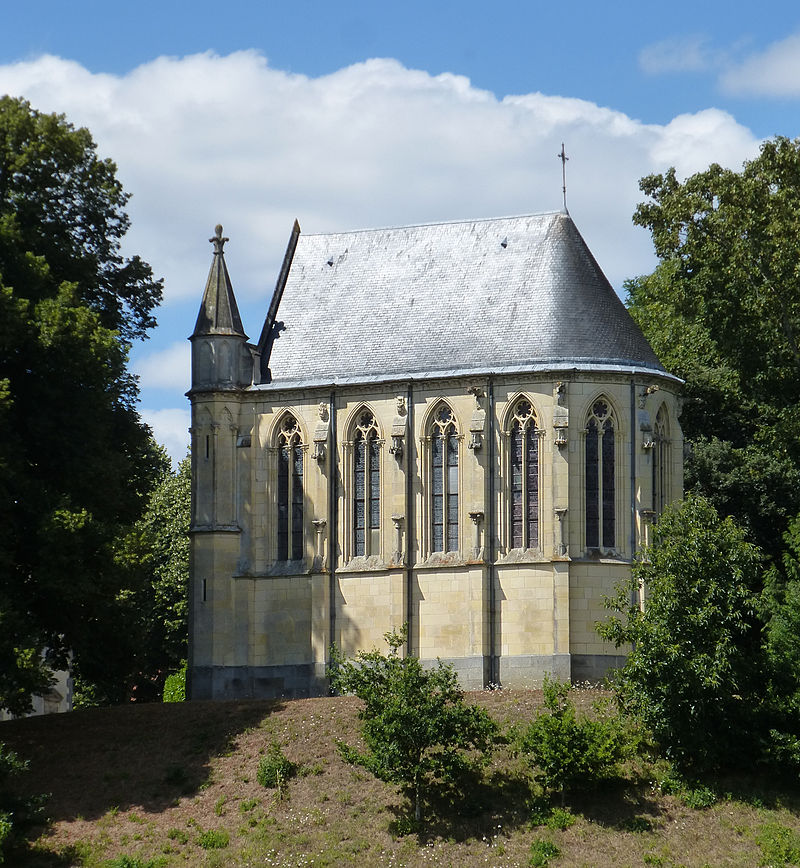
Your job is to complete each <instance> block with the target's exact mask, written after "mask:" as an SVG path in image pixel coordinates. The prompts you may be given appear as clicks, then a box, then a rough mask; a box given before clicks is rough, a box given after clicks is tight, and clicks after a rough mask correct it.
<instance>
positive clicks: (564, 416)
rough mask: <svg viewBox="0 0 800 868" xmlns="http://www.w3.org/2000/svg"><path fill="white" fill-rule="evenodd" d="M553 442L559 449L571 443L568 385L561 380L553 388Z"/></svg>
mask: <svg viewBox="0 0 800 868" xmlns="http://www.w3.org/2000/svg"><path fill="white" fill-rule="evenodd" d="M553 398H554V399H555V404H554V406H553V442H554V443H555V444H556V446H558V448H559V449H561V448H563V447H564V446H566V445H567V443H568V442H569V438H568V436H567V435H568V433H569V408H568V407H567V384H566V383H563V382H561V381H560V380H559V381H558V382H557V383H556V384H555V386H554V387H553Z"/></svg>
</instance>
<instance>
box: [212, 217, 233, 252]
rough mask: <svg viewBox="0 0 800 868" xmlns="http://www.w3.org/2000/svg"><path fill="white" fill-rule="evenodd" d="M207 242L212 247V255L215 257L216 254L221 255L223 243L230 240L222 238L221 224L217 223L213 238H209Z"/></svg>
mask: <svg viewBox="0 0 800 868" xmlns="http://www.w3.org/2000/svg"><path fill="white" fill-rule="evenodd" d="M208 240H209V241H210V242H211V244H213V245H214V255H215V256H216V255H217V254H218V253H222V248H223V247H224V246H225V242H226V241H230V238H224V237H223V235H222V224H221V223H217V225H216V226H215V227H214V237H213V238H209V239H208Z"/></svg>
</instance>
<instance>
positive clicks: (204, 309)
mask: <svg viewBox="0 0 800 868" xmlns="http://www.w3.org/2000/svg"><path fill="white" fill-rule="evenodd" d="M208 240H209V241H210V242H211V243H212V244H213V245H214V259H213V261H212V263H211V270H210V271H209V272H208V280H207V281H206V290H205V292H204V293H203V303H202V304H201V305H200V313H199V314H198V315H197V322H196V323H195V327H194V332H193V333H192V337H195V336H197V335H238V336H239V337H243V338H245V339H246V338H247V335H246V334H245V333H244V329H243V328H242V320H241V317H240V316H239V308H238V306H237V304H236V297H235V296H234V294H233V286H232V285H231V279H230V276H229V275H228V269H227V266H226V265H225V254H224V253H223V248H224V247H225V242H226V241H228V240H229V239H228V238H226V237H224V236H223V234H222V225H221V224H217V226H216V228H215V229H214V235H213V237H212V238H209V239H208Z"/></svg>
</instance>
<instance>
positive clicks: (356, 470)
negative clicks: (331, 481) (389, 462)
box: [353, 410, 381, 557]
mask: <svg viewBox="0 0 800 868" xmlns="http://www.w3.org/2000/svg"><path fill="white" fill-rule="evenodd" d="M353 453H354V454H353V554H354V555H355V556H356V557H358V556H360V555H374V554H377V553H378V552H379V550H380V526H381V502H380V493H381V477H380V473H381V471H380V455H381V453H380V440H379V438H378V424H377V422H376V421H375V417H374V416H373V414H372V413H371V412H370V411H369V410H365V411H364V412H363V413H361V414H359V416H358V419H357V421H356V432H355V435H354V437H353Z"/></svg>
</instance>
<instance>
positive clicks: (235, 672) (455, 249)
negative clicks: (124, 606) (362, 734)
mask: <svg viewBox="0 0 800 868" xmlns="http://www.w3.org/2000/svg"><path fill="white" fill-rule="evenodd" d="M211 240H212V241H213V244H214V254H213V262H212V265H211V271H210V273H209V277H208V282H207V284H206V288H205V294H204V296H203V301H202V305H201V308H200V313H199V316H198V318H197V323H196V325H195V329H194V333H193V334H192V336H191V338H190V340H191V342H192V385H191V389H190V391H189V393H188V395H189V397H190V399H191V405H192V428H191V434H192V450H191V453H192V482H193V489H192V490H193V497H192V559H191V583H190V659H189V692H190V696H191V697H192V698H193V699H203V698H243V697H274V696H287V697H290V696H309V695H319V694H324V693H327V690H328V684H327V680H326V675H325V668H326V663H327V662H328V660H329V656H330V647H331V644H332V643H335V644H336V645H337V646H338V647H339V648H340V649H341V650H342V651H343V652H344V653H345V654H347V655H352V654H355V653H356V652H357V651H359V650H362V649H364V650H369V649H372V648H374V647H378V648H382V649H385V648H386V646H385V644H384V640H383V636H384V634H385V633H386V632H387V631H389V630H391V629H393V628H399V627H401V626H402V625H403V624H407V625H408V647H407V649H406V653H410V654H414V655H416V656H418V657H419V658H420V659H421V660H422V661H423V662H427V663H432V662H434V661H435V660H436V659H437V658H441V659H442V660H445V661H447V662H449V663H451V664H452V665H453V666H454V667H455V669H456V671H457V672H458V675H459V678H460V680H461V683H462V685H463V686H464V687H465V688H467V689H476V688H478V689H479V688H483V687H486V686H490V685H502V686H505V687H516V688H521V687H533V686H536V685H540V684H541V681H542V679H543V677H544V675H545V674H548V673H552V674H554V675H556V676H558V677H560V678H571V679H572V680H587V679H588V680H596V679H598V678H599V677H601V676H602V675H603V674H604V673H605V672H606V671H607V670H608V669H609V668H611V667H613V666H615V665H618V664H619V663H620V661H621V659H622V658H621V657H620V656H619V655H620V651H618V650H617V649H616V648H614V646H613V645H609V644H608V643H605V642H603V641H602V640H601V639H600V638H599V636H598V635H597V633H596V631H595V624H596V623H597V622H598V621H599V620H602V619H604V618H605V617H607V615H608V613H607V612H606V610H605V609H604V607H603V598H604V596H608V595H610V594H612V592H613V591H614V588H615V586H616V585H617V583H618V582H620V581H621V580H623V579H626V578H628V577H629V576H630V569H631V563H632V562H633V560H634V559H635V558H636V557H639V556H641V555H642V552H643V549H645V548H646V546H647V543H648V526H649V524H650V522H651V521H652V519H653V518H654V517H656V516H658V515H659V513H660V512H661V511H662V510H663V509H664V507H665V506H666V505H667V504H668V503H669V502H670V501H671V500H673V499H675V498H679V497H681V495H682V487H683V479H682V459H683V446H682V434H681V429H680V425H679V422H678V414H679V407H678V393H679V391H680V386H681V381H680V380H679V379H678V378H677V377H675V376H673V375H671V374H669V373H668V372H667V371H666V370H665V369H664V368H663V366H662V365H661V364H660V362H659V361H658V359H657V358H656V356H655V354H654V353H653V351H652V349H651V348H650V346H649V344H648V343H647V341H646V340H645V338H644V336H643V335H642V333H641V331H640V330H639V328H638V327H637V326H636V324H635V323H634V322H633V320H632V319H631V317H630V315H629V314H628V312H627V310H626V309H625V307H624V305H623V304H622V303H621V301H620V300H619V298H618V297H617V295H616V293H615V292H614V290H613V288H612V287H611V285H610V284H609V282H608V280H607V279H606V278H605V276H604V275H603V273H602V271H601V270H600V267H599V266H598V264H597V262H596V261H595V259H594V257H593V256H592V254H591V252H590V251H589V249H588V247H587V246H586V243H585V242H584V240H583V238H582V237H581V235H580V234H579V232H578V230H577V229H576V227H575V224H574V223H573V221H572V219H571V217H570V216H569V214H568V213H566V212H565V211H564V212H554V213H547V214H537V215H532V216H523V217H511V218H501V219H492V220H471V221H463V222H455V223H438V224H431V225H421V226H408V227H402V228H392V229H371V230H365V231H359V232H345V233H336V234H330V235H302V234H301V233H300V227H299V226H298V225H297V223H295V225H294V229H293V231H292V234H291V238H290V240H289V245H288V249H287V251H286V255H285V258H284V261H283V266H282V268H281V271H280V274H279V276H278V280H277V285H276V288H275V291H274V293H273V294H272V298H271V301H270V303H269V308H268V311H267V314H266V319H265V321H264V325H263V328H262V330H261V335H260V337H259V339H258V342H257V343H250V342H249V340H248V337H247V335H246V334H245V332H244V329H243V327H242V322H241V319H240V316H239V311H238V308H237V304H236V299H235V297H234V292H233V287H232V285H231V281H230V278H229V276H228V271H227V268H226V264H225V258H224V252H223V246H224V242H225V241H226V240H227V239H225V238H223V237H222V227H219V226H218V227H217V231H216V236H215V237H214V238H213V239H211Z"/></svg>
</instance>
